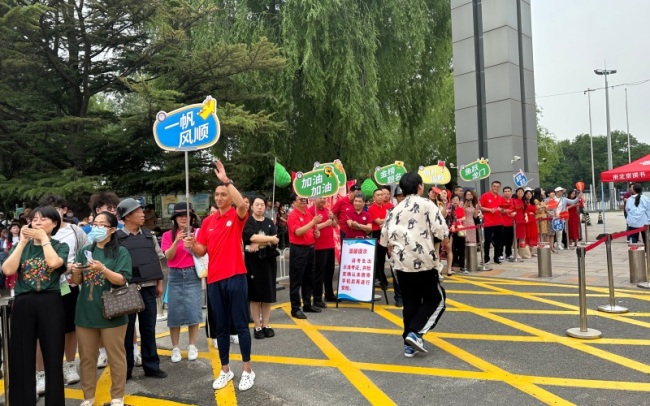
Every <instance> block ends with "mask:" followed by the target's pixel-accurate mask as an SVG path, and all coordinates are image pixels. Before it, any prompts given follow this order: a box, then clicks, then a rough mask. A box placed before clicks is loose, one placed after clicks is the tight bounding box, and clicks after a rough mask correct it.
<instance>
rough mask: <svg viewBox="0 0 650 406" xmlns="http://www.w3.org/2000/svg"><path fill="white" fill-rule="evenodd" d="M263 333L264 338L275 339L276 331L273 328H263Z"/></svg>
mask: <svg viewBox="0 0 650 406" xmlns="http://www.w3.org/2000/svg"><path fill="white" fill-rule="evenodd" d="M262 331H263V332H264V337H268V338H271V337H275V331H274V330H273V329H272V328H271V327H262Z"/></svg>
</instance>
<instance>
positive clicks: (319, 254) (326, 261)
mask: <svg viewBox="0 0 650 406" xmlns="http://www.w3.org/2000/svg"><path fill="white" fill-rule="evenodd" d="M315 252H316V253H315V258H316V266H315V271H314V302H322V301H323V286H324V287H325V297H327V298H330V299H331V298H333V297H334V289H333V288H332V281H333V279H334V266H335V265H334V248H329V249H324V250H316V251H315Z"/></svg>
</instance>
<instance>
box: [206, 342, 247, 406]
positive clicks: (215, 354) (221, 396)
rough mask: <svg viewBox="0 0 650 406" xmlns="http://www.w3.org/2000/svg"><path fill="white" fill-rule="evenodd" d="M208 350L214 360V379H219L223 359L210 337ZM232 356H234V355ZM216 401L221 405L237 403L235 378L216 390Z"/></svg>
mask: <svg viewBox="0 0 650 406" xmlns="http://www.w3.org/2000/svg"><path fill="white" fill-rule="evenodd" d="M208 352H209V353H210V360H211V361H212V374H213V375H214V379H217V377H218V376H219V373H221V360H220V359H219V351H218V350H217V349H216V348H214V346H213V345H212V339H210V338H208ZM230 358H232V355H231V356H230ZM240 359H241V357H240ZM233 372H234V371H233ZM210 390H212V388H210ZM214 401H215V402H216V404H217V405H219V406H236V405H237V394H236V393H235V380H234V379H232V380H231V381H230V382H228V384H227V385H226V387H225V388H222V389H219V390H216V391H214Z"/></svg>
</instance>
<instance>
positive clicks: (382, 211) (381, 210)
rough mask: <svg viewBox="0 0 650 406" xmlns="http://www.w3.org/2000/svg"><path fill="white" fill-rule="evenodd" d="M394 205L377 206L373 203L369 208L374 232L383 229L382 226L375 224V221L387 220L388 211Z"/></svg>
mask: <svg viewBox="0 0 650 406" xmlns="http://www.w3.org/2000/svg"><path fill="white" fill-rule="evenodd" d="M392 208H393V205H392V204H390V203H384V204H377V203H373V204H371V205H370V207H368V213H370V216H371V217H372V231H377V230H380V229H381V226H380V225H379V224H377V223H375V219H382V220H385V219H386V213H387V212H388V210H390V209H392Z"/></svg>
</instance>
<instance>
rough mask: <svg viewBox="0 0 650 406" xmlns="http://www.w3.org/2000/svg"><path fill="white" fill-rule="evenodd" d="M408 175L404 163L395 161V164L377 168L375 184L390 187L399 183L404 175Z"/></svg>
mask: <svg viewBox="0 0 650 406" xmlns="http://www.w3.org/2000/svg"><path fill="white" fill-rule="evenodd" d="M405 173H406V168H405V167H404V162H402V161H395V163H394V164H390V165H386V166H382V167H379V166H378V167H376V168H375V182H377V184H378V185H388V184H391V183H399V180H400V179H401V178H402V175H404V174H405Z"/></svg>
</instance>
